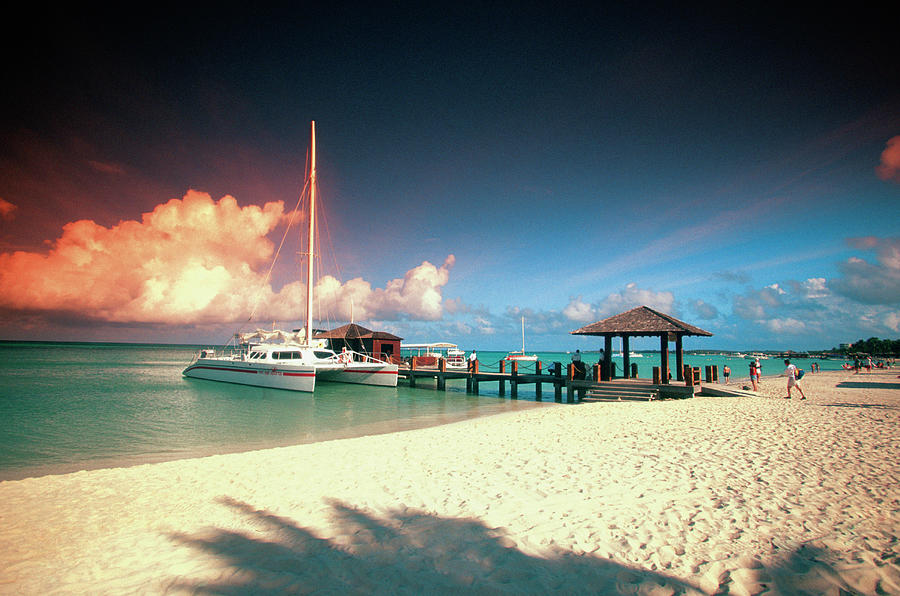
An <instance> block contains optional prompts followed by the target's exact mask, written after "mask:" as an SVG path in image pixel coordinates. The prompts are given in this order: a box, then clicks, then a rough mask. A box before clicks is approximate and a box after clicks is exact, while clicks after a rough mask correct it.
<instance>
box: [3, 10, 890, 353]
mask: <svg viewBox="0 0 900 596" xmlns="http://www.w3.org/2000/svg"><path fill="white" fill-rule="evenodd" d="M891 22H892V21H891V20H890V19H889V18H887V16H886V15H883V14H878V13H877V11H876V10H874V9H870V10H869V11H868V12H866V13H859V12H856V13H852V12H849V11H848V10H847V9H846V7H844V8H843V9H841V10H838V9H823V8H815V9H809V10H800V9H793V8H789V9H783V8H777V9H763V8H756V7H752V8H744V9H738V10H735V9H733V8H730V7H729V8H727V9H726V8H721V7H709V6H705V7H701V6H698V5H688V6H684V5H681V6H678V7H671V6H665V7H662V6H658V5H644V6H641V7H640V8H626V7H622V6H613V7H603V6H593V5H582V6H574V5H567V6H562V7H559V6H550V5H549V4H548V5H546V6H541V5H529V6H524V7H523V6H512V5H509V6H488V7H477V8H472V7H468V6H435V5H419V6H416V7H409V6H397V5H388V6H383V5H360V6H353V5H346V4H343V5H339V6H330V7H326V8H323V7H317V6H314V5H311V6H301V7H291V8H289V9H284V10H279V9H272V8H266V7H261V8H260V9H259V10H254V9H251V8H247V7H245V8H244V9H243V10H242V11H241V12H233V11H232V12H222V10H221V9H220V8H214V9H209V10H200V9H182V8H177V9H172V10H163V9H159V8H156V7H154V8H151V9H146V10H145V12H143V13H140V14H127V15H126V14H111V13H109V12H108V11H102V10H99V9H97V10H84V9H83V8H79V9H78V10H77V11H71V12H69V13H68V14H67V13H66V12H65V9H63V10H62V11H43V10H41V11H40V12H38V11H37V10H35V11H34V12H32V14H29V15H26V16H25V17H24V18H23V19H21V20H20V21H19V22H18V23H16V24H15V27H16V28H17V29H19V30H21V31H22V32H23V33H24V37H25V38H26V39H27V41H26V42H25V43H22V42H13V41H12V40H11V39H9V38H7V40H5V41H4V42H3V43H4V53H5V55H6V56H8V57H11V59H9V60H7V64H8V65H7V66H6V67H5V70H6V73H5V75H6V76H5V79H6V81H7V89H8V90H9V92H7V93H6V94H4V98H3V100H2V101H3V102H4V109H3V116H2V133H3V138H4V141H5V142H4V143H3V147H2V148H0V200H3V201H5V203H6V204H9V205H13V206H14V207H13V208H9V209H7V210H6V211H7V214H6V215H5V216H4V218H3V219H2V220H0V226H2V227H0V251H2V252H3V253H5V254H7V255H8V258H12V256H11V255H12V254H13V251H16V250H19V251H25V252H26V253H29V254H31V255H33V256H39V255H44V256H50V255H51V251H52V250H53V247H54V243H57V239H60V238H62V237H63V226H64V225H65V224H67V223H69V222H74V221H76V220H81V219H88V220H92V221H94V222H95V223H96V224H97V225H98V226H101V227H103V228H105V229H112V228H113V227H114V226H116V225H117V224H118V223H119V222H121V221H127V220H136V221H141V217H142V214H143V213H147V212H151V211H153V210H154V208H156V207H157V206H158V205H162V204H164V203H166V202H167V201H169V200H170V199H180V198H181V197H182V196H184V195H185V193H186V192H187V191H188V190H189V189H195V190H198V191H202V192H205V193H208V194H209V195H211V197H212V199H213V200H218V199H220V198H221V197H222V196H224V195H231V196H234V197H235V198H236V200H237V202H238V204H239V205H241V206H246V205H260V206H261V205H263V204H265V203H266V202H269V201H278V200H281V201H284V202H285V203H287V204H289V205H292V204H293V201H294V199H295V197H296V196H297V194H298V192H299V190H300V186H301V185H302V179H303V163H304V158H305V153H306V150H307V146H308V138H307V137H308V128H309V121H310V120H313V119H315V120H316V121H317V127H318V130H319V152H320V179H321V183H322V187H323V195H324V200H325V201H326V211H327V213H328V218H329V230H330V234H331V240H332V242H333V244H334V247H335V253H336V254H335V258H336V261H337V262H338V263H340V264H341V278H342V279H343V280H344V281H347V280H349V279H351V278H356V277H361V278H363V279H365V280H366V281H367V282H368V283H369V284H370V285H371V287H372V288H374V289H378V288H384V289H387V288H388V284H390V283H391V280H398V279H406V277H405V276H407V273H406V272H409V271H413V270H415V268H416V267H418V266H420V265H421V264H422V262H423V261H428V262H430V263H433V264H434V265H435V267H436V268H440V266H441V264H442V263H444V262H445V260H446V259H447V258H448V256H449V255H454V256H455V259H452V260H451V264H448V265H447V268H446V270H442V272H443V273H444V274H445V275H446V276H447V279H446V281H444V280H443V279H441V280H438V281H432V282H431V283H434V284H436V285H435V286H434V287H432V288H431V289H432V290H434V291H437V292H438V298H439V303H438V305H439V308H438V310H437V311H435V309H433V308H432V309H430V310H429V309H425V310H423V309H422V308H417V307H415V306H411V305H410V304H407V303H404V305H400V306H397V305H395V306H394V307H393V308H391V309H385V308H383V304H382V303H378V304H379V306H375V305H374V304H375V303H373V306H372V307H371V308H369V309H368V310H367V311H366V312H367V313H368V314H369V316H370V321H369V322H370V323H371V324H372V325H373V326H379V327H381V328H386V329H389V330H392V331H394V332H396V333H398V334H399V335H402V336H403V337H406V338H407V339H408V340H410V341H429V340H436V339H450V340H453V341H458V342H459V343H460V344H466V343H467V342H471V343H477V344H478V345H479V346H483V347H484V348H488V347H496V348H498V349H505V348H507V347H509V346H508V344H509V343H510V342H513V341H514V338H515V337H516V336H517V329H518V318H519V316H521V314H522V313H525V314H526V315H527V317H528V318H529V320H530V321H531V322H530V323H529V329H530V330H531V331H530V333H529V335H530V336H531V337H532V343H533V344H534V345H535V347H536V348H543V349H554V348H560V349H561V348H568V347H571V346H572V345H574V344H573V343H572V342H574V341H582V340H580V339H574V338H570V337H569V336H568V331H570V330H571V329H575V328H577V327H580V326H581V325H582V324H583V323H584V322H590V321H591V320H596V319H598V318H602V317H604V316H607V315H610V314H615V313H616V312H619V311H620V310H625V309H626V308H628V307H630V306H635V305H637V303H649V304H648V305H649V306H653V307H657V308H661V309H662V310H666V309H668V310H669V311H671V312H672V313H673V314H675V315H676V316H680V317H681V318H683V319H685V320H687V321H690V322H693V323H695V324H697V325H699V326H701V327H703V328H706V329H708V330H710V331H712V332H713V333H715V334H716V337H714V338H713V339H712V340H703V341H704V345H710V344H715V345H717V346H721V347H730V346H737V347H749V345H750V344H752V346H754V347H760V348H765V347H773V348H776V347H782V346H783V347H785V348H787V347H807V346H808V347H830V346H831V345H834V344H836V343H839V341H853V340H855V339H858V338H859V337H860V336H866V337H868V336H871V335H891V334H892V333H893V334H895V335H896V333H897V331H898V329H897V325H898V322H900V321H898V314H897V313H898V303H897V301H896V299H895V300H894V301H891V300H889V299H888V300H886V299H884V298H878V299H875V298H873V297H874V296H890V295H891V293H892V288H894V287H895V286H893V285H890V284H895V283H896V276H897V275H898V271H897V270H896V269H893V268H892V267H896V265H895V264H893V261H892V260H891V259H890V255H891V254H893V253H894V252H896V250H897V236H898V235H900V234H898V217H897V213H898V210H897V199H898V186H897V182H896V179H895V178H892V177H891V176H890V175H887V176H886V177H885V176H882V177H879V176H877V175H876V173H875V169H876V167H877V166H878V165H879V163H881V160H882V152H884V151H885V150H886V147H887V146H888V142H889V140H890V139H891V138H893V137H895V136H897V135H900V85H898V77H897V74H896V73H897V64H896V41H895V35H896V33H895V32H894V31H889V25H890V24H891ZM0 205H2V203H0ZM269 238H270V239H271V240H272V241H273V242H277V241H278V239H279V238H280V232H279V231H274V232H269ZM860 238H866V239H868V240H859V239H860ZM118 240H119V241H124V240H121V238H119V239H118ZM106 241H109V242H111V240H109V239H108V238H107V239H105V240H97V239H96V238H95V240H94V243H95V244H100V243H102V242H106ZM198 250H199V249H198ZM885 255H887V256H885ZM157 258H158V257H157ZM853 259H856V260H853ZM857 260H859V261H861V262H862V263H863V264H862V265H860V264H859V263H858V262H857ZM51 261H52V259H51V260H48V261H46V262H44V264H45V265H47V266H49V265H50V264H51ZM12 265H13V264H9V265H8V269H9V270H12V269H13V266H12ZM451 265H452V266H451ZM17 266H21V263H18V264H17ZM56 266H60V265H59V264H58V263H57V265H56ZM252 268H253V269H254V270H258V269H259V268H260V266H259V265H258V264H255V263H254V264H253V266H252ZM263 268H264V267H263ZM225 269H227V270H228V271H229V273H231V274H234V275H237V274H238V273H237V269H235V270H232V269H229V268H228V267H227V266H226V267H225ZM92 271H93V273H87V274H86V276H87V278H86V279H87V281H86V282H85V283H90V278H91V275H99V274H98V273H97V271H96V269H94V270H92ZM76 273H77V272H72V275H73V278H76V279H77V275H76ZM110 274H112V272H110ZM290 275H292V274H291V273H290V272H289V271H288V269H287V268H285V269H279V270H278V272H277V277H276V283H275V286H274V288H273V290H274V291H275V292H278V290H279V288H280V286H281V284H284V283H287V282H288V281H289V279H290ZM153 279H156V277H153ZM811 280H812V281H811ZM818 280H821V281H818ZM873 284H875V285H876V286H878V287H875V288H873ZM885 284H888V285H887V286H885ZM898 287H900V286H898ZM411 288H412V285H410V288H409V289H408V292H409V293H412V292H413V290H412V289H411ZM41 291H42V290H40V288H35V287H33V286H27V287H23V288H21V289H20V292H21V295H28V296H30V297H31V298H29V299H28V300H26V299H12V298H10V297H9V296H7V300H5V301H4V303H3V304H2V305H0V308H4V309H5V310H4V311H3V312H4V313H6V314H5V315H4V318H3V322H4V326H3V327H2V328H0V336H3V335H5V336H16V337H20V336H27V335H28V334H29V333H33V334H40V335H42V336H45V337H50V338H72V337H75V336H79V334H85V333H89V334H90V333H93V334H95V336H96V337H97V338H101V339H103V338H107V339H121V338H122V337H120V336H128V334H130V333H132V328H131V327H129V325H134V324H140V325H141V327H140V334H142V335H144V336H146V337H147V338H148V339H165V338H172V339H174V340H184V341H192V340H196V341H201V340H204V341H205V340H207V339H208V338H210V337H211V338H215V337H217V334H218V333H220V328H215V327H213V326H212V323H211V322H210V318H209V316H204V317H201V318H202V320H203V321H205V323H204V325H206V326H204V327H191V326H190V325H189V324H188V325H185V323H184V322H182V323H180V324H179V325H177V326H175V325H173V322H172V319H169V318H166V317H160V319H159V320H158V321H154V320H152V317H146V316H137V317H136V318H137V319H140V320H128V317H129V316H131V317H135V315H133V314H132V315H127V316H126V315H123V314H119V315H116V316H111V315H108V314H103V313H108V312H109V311H110V309H112V307H111V306H110V302H112V301H114V298H111V297H110V298H109V299H108V301H107V302H103V301H101V302H103V308H100V309H98V310H97V311H96V312H94V311H92V310H91V307H90V305H82V306H81V307H80V308H79V309H74V308H73V309H71V310H67V309H66V307H65V305H64V304H63V303H60V302H59V301H57V303H52V301H51V303H52V304H51V305H50V306H46V305H45V302H43V301H42V300H41V298H42V295H41ZM141 291H143V290H141V289H139V288H138V289H135V290H133V291H131V293H130V294H129V297H126V298H120V299H126V300H132V299H134V294H135V293H136V292H137V293H140V292H141ZM3 292H6V293H7V294H9V293H11V292H12V290H9V289H5V290H3ZM387 293H389V292H387ZM407 298H408V296H407ZM432 298H433V296H432ZM441 300H442V302H441ZM29 304H31V305H32V306H29ZM420 306H421V305H420ZM432 306H433V304H432ZM112 310H115V309H112ZM84 311H87V312H88V314H87V315H85V316H83V317H82V315H80V314H79V313H80V312H81V313H83V312H84ZM128 312H129V313H133V312H134V310H133V309H128ZM208 314H209V313H207V315H208ZM297 318H298V319H300V318H302V313H298V316H297ZM422 319H427V320H425V321H423V320H422ZM583 319H590V320H586V321H585V320H583ZM23 320H27V321H28V322H29V323H28V324H29V325H30V326H23V325H22V323H21V321H23ZM54 321H55V322H54ZM222 323H223V326H222V328H223V329H224V328H227V327H228V326H229V325H230V324H232V323H233V321H232V320H223V321H222ZM4 328H5V329H6V332H5V333H3V332H2V329H4ZM29 330H30V331H29ZM85 339H91V337H86V338H85ZM826 344H827V345H826ZM511 347H515V346H511ZM579 347H581V346H579Z"/></svg>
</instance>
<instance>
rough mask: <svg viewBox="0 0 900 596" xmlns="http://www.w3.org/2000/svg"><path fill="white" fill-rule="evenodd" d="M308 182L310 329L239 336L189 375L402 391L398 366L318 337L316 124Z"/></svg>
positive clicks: (208, 353)
mask: <svg viewBox="0 0 900 596" xmlns="http://www.w3.org/2000/svg"><path fill="white" fill-rule="evenodd" d="M310 138H311V141H310V160H309V163H310V167H309V178H308V181H307V182H308V184H307V189H308V197H307V199H308V200H307V209H308V213H307V215H308V221H309V228H308V234H309V236H308V244H307V246H308V248H309V255H308V257H309V258H308V260H307V264H306V327H304V328H303V329H300V330H298V331H293V332H285V331H279V330H272V331H264V330H257V331H254V332H250V333H243V334H240V333H239V334H235V345H236V346H237V349H236V350H234V351H232V353H229V354H217V353H216V351H215V350H214V349H204V350H201V351H200V353H199V354H197V356H196V357H195V358H194V360H193V361H192V362H191V363H190V365H188V367H187V368H185V369H184V371H183V373H182V374H183V375H184V376H186V377H192V378H196V379H207V380H210V381H224V382H228V383H238V384H241V385H253V386H256V387H270V388H273V389H289V390H292V391H306V392H312V391H314V390H315V387H316V381H317V380H319V381H333V382H339V383H359V384H363V385H381V386H385V387H396V386H397V378H398V372H397V371H398V366H397V365H396V364H392V363H390V362H385V361H383V360H379V359H377V358H373V357H372V356H369V355H367V354H360V353H358V352H354V351H352V350H342V351H341V352H340V353H337V352H335V351H334V350H331V349H329V348H328V346H327V343H326V342H325V340H322V339H315V338H314V337H313V335H314V332H313V281H314V279H313V262H314V260H315V232H316V227H315V226H316V217H315V215H316V191H317V185H316V123H315V121H313V122H312V124H311V134H310Z"/></svg>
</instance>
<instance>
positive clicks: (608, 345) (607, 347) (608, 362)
mask: <svg viewBox="0 0 900 596" xmlns="http://www.w3.org/2000/svg"><path fill="white" fill-rule="evenodd" d="M611 368H612V335H605V336H604V337H603V368H602V369H601V370H600V378H601V379H603V380H604V381H609V380H610V379H611V377H610V374H609V373H610V369H611Z"/></svg>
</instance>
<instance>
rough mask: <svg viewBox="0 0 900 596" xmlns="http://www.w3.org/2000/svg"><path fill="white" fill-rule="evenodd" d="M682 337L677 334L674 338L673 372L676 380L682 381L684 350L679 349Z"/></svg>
mask: <svg viewBox="0 0 900 596" xmlns="http://www.w3.org/2000/svg"><path fill="white" fill-rule="evenodd" d="M681 338H682V335H681V334H680V333H679V334H678V335H676V336H675V371H676V372H677V373H678V380H679V381H683V380H684V350H682V349H681Z"/></svg>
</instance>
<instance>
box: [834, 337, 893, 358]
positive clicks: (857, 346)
mask: <svg viewBox="0 0 900 596" xmlns="http://www.w3.org/2000/svg"><path fill="white" fill-rule="evenodd" d="M831 351H832V352H839V353H843V354H871V355H873V356H896V355H898V354H900V339H879V338H877V337H870V338H869V339H860V340H859V341H855V342H853V343H852V344H850V346H849V347H847V348H831Z"/></svg>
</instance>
